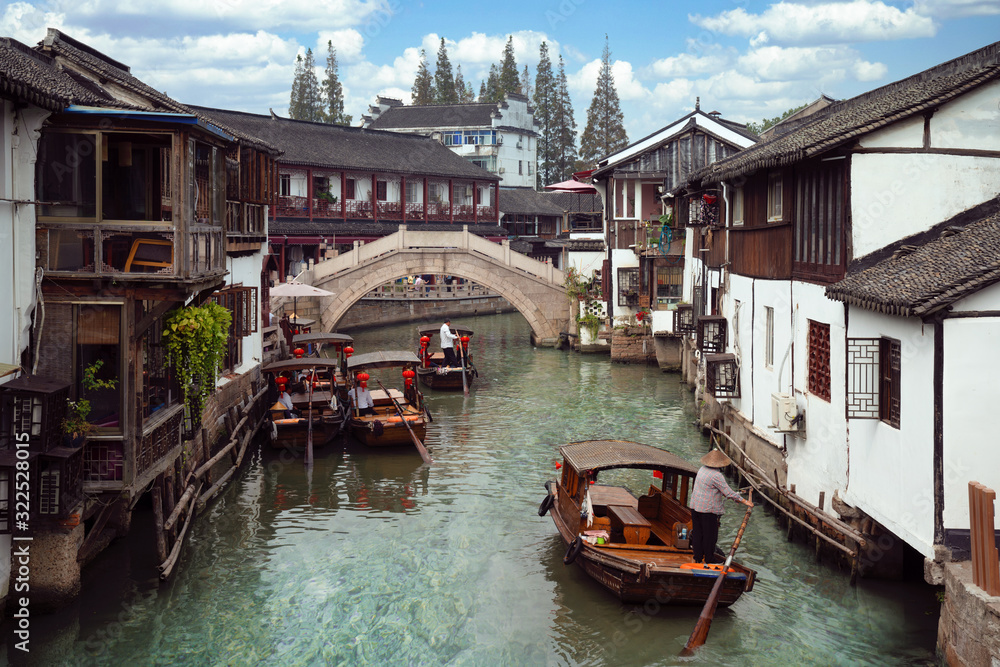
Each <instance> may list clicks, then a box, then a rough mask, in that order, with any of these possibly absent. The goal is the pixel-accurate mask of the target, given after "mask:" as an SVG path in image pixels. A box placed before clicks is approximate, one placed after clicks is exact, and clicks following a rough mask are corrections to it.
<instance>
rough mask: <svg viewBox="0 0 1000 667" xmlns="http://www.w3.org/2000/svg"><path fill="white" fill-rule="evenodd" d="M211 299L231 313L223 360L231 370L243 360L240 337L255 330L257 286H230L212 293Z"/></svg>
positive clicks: (224, 364)
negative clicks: (227, 348)
mask: <svg viewBox="0 0 1000 667" xmlns="http://www.w3.org/2000/svg"><path fill="white" fill-rule="evenodd" d="M212 301H214V302H215V303H217V304H219V305H220V306H222V307H223V308H226V309H227V310H229V312H231V313H232V315H233V321H232V323H231V324H230V325H229V351H228V352H227V353H226V358H225V359H224V360H223V366H224V367H225V368H226V369H227V370H232V369H234V368H236V366H238V365H239V364H240V363H241V362H242V360H243V342H242V340H241V339H242V338H243V337H244V336H249V335H250V334H252V333H256V331H257V288H256V287H242V286H236V287H230V288H228V289H224V290H220V291H218V292H216V293H215V294H213V295H212Z"/></svg>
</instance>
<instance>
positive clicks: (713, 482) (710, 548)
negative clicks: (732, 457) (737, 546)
mask: <svg viewBox="0 0 1000 667" xmlns="http://www.w3.org/2000/svg"><path fill="white" fill-rule="evenodd" d="M729 463H730V461H729V457H728V456H726V455H725V454H723V453H722V452H721V451H719V450H718V449H713V450H712V451H710V452H709V453H708V454H705V455H704V456H703V457H701V468H699V469H698V474H697V475H696V476H695V478H694V492H693V493H692V494H691V523H692V526H691V548H692V549H693V550H694V562H696V563H701V562H702V560H704V562H706V563H719V562H721V559H719V558H718V557H717V555H716V553H715V543H716V542H718V541H719V522H720V521H721V520H722V514H723V511H724V510H723V509H722V503H723V501H724V500H725V499H726V498H729V499H730V500H732V501H733V502H734V503H742V504H744V505H746V506H747V507H753V502H751V501H750V500H744V499H743V496H741V495H740V494H738V493H736V492H735V491H733V490H732V489H731V488H729V484H728V483H727V482H726V478H725V477H724V476H723V474H722V469H723V468H725V467H726V466H727V465H729Z"/></svg>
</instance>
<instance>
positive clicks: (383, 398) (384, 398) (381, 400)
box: [370, 387, 404, 408]
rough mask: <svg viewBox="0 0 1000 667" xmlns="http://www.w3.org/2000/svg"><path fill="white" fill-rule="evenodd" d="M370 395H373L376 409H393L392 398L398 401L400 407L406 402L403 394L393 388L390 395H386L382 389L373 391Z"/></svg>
mask: <svg viewBox="0 0 1000 667" xmlns="http://www.w3.org/2000/svg"><path fill="white" fill-rule="evenodd" d="M370 393H371V395H372V403H374V404H375V407H376V408H380V407H386V406H388V407H392V398H394V399H396V401H397V402H398V403H399V404H400V405H402V404H403V402H404V399H403V392H401V391H400V390H398V389H395V388H392V387H390V388H389V393H388V394H386V393H385V392H384V391H382V390H381V389H373V390H372V391H371V392H370ZM390 397H391V398H390Z"/></svg>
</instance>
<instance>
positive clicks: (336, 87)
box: [323, 41, 353, 125]
mask: <svg viewBox="0 0 1000 667" xmlns="http://www.w3.org/2000/svg"><path fill="white" fill-rule="evenodd" d="M337 69H338V67H337V49H335V48H333V41H327V43H326V78H324V79H323V94H324V95H325V96H326V122H327V123H334V124H336V125H350V124H351V120H353V119H352V118H351V116H348V115H347V114H345V113H344V88H343V86H341V85H340V76H339V74H338V73H337Z"/></svg>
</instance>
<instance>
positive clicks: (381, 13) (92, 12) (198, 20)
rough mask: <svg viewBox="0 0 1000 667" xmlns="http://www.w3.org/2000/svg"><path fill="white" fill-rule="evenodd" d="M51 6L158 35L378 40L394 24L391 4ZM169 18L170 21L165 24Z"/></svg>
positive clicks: (238, 0)
mask: <svg viewBox="0 0 1000 667" xmlns="http://www.w3.org/2000/svg"><path fill="white" fill-rule="evenodd" d="M53 5H54V6H56V7H58V8H59V9H60V10H62V11H64V12H66V13H72V15H73V16H74V17H75V19H76V20H77V21H79V22H80V23H81V24H84V25H89V26H90V27H97V26H100V25H102V24H105V23H107V22H109V21H111V22H114V23H116V24H117V23H124V24H126V25H135V26H138V25H139V21H138V20H139V19H141V22H143V23H146V24H147V25H146V26H145V27H151V28H154V29H155V26H156V24H157V23H158V22H161V21H164V20H169V21H171V22H181V21H183V22H185V24H186V25H187V26H188V28H189V29H190V30H196V29H198V24H202V25H203V26H205V27H206V28H207V29H208V30H210V31H211V30H215V29H216V28H215V26H214V24H215V23H223V22H224V23H225V24H226V26H227V27H229V28H230V29H237V30H238V29H257V28H259V27H260V26H267V27H268V29H270V30H276V29H278V28H295V29H302V30H310V31H311V30H315V29H316V26H317V23H319V24H321V25H323V26H324V27H326V28H344V27H349V26H361V28H362V31H363V32H365V33H366V34H377V33H378V32H380V31H381V29H382V28H383V27H384V26H385V25H387V24H388V23H389V22H390V21H392V20H393V19H394V12H393V6H394V3H393V2H391V1H390V0H313V1H312V2H281V0H263V1H261V0H212V2H205V0H158V1H154V2H135V1H134V0H83V1H82V2H81V1H79V0H56V1H55V2H53ZM166 17H169V18H166Z"/></svg>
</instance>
